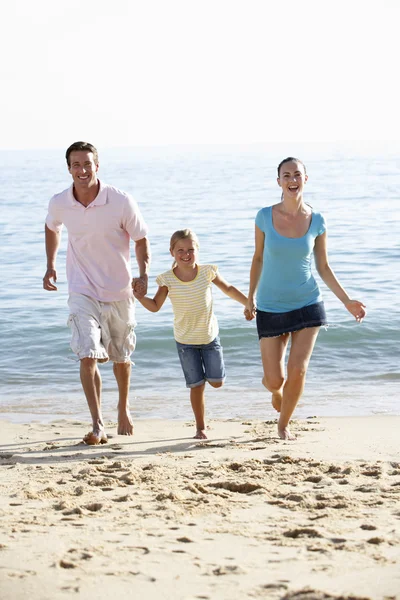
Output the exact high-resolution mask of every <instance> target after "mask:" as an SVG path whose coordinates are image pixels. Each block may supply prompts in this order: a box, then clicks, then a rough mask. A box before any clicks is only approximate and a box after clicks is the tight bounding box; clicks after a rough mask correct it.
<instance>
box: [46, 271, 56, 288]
mask: <svg viewBox="0 0 400 600" xmlns="http://www.w3.org/2000/svg"><path fill="white" fill-rule="evenodd" d="M51 280H53V281H54V283H55V282H56V281H57V272H56V270H55V269H47V271H46V273H45V275H44V277H43V288H44V289H45V290H48V291H49V292H56V291H57V286H55V285H54V283H52V282H51Z"/></svg>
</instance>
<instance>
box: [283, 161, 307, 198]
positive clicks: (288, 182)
mask: <svg viewBox="0 0 400 600" xmlns="http://www.w3.org/2000/svg"><path fill="white" fill-rule="evenodd" d="M307 179H308V177H307V175H306V172H305V169H304V165H303V164H302V163H299V162H297V161H289V162H285V163H283V165H282V166H281V169H280V171H279V177H278V179H277V181H278V185H279V186H280V187H281V188H282V191H283V194H284V196H285V197H287V198H294V199H296V198H298V197H299V196H301V195H302V193H303V188H304V185H305V184H306V181H307Z"/></svg>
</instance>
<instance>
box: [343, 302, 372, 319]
mask: <svg viewBox="0 0 400 600" xmlns="http://www.w3.org/2000/svg"><path fill="white" fill-rule="evenodd" d="M345 307H346V308H347V310H348V311H349V313H351V314H352V315H353V317H355V319H356V321H357V322H358V323H361V322H362V320H363V318H364V317H365V315H366V314H367V311H366V310H365V308H366V306H365V304H363V303H362V302H359V301H358V300H348V301H347V302H345Z"/></svg>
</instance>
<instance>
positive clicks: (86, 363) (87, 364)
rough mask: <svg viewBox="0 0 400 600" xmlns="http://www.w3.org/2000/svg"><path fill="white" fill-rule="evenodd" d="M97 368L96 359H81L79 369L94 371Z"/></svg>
mask: <svg viewBox="0 0 400 600" xmlns="http://www.w3.org/2000/svg"><path fill="white" fill-rule="evenodd" d="M96 366H97V359H96V358H81V367H82V368H83V369H87V370H88V371H90V370H91V369H95V368H96Z"/></svg>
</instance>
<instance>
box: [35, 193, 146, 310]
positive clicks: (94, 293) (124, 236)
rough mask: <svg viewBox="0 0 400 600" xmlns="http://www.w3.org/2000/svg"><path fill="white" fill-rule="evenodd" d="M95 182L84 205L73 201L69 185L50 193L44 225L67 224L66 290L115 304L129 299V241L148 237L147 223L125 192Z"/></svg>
mask: <svg viewBox="0 0 400 600" xmlns="http://www.w3.org/2000/svg"><path fill="white" fill-rule="evenodd" d="M99 183H100V187H99V193H98V194H97V196H96V198H95V199H94V200H93V202H91V203H90V204H89V206H87V207H85V206H83V205H82V204H81V203H80V202H78V201H77V200H76V199H75V197H74V194H73V185H72V186H71V187H69V188H68V189H66V190H64V191H63V192H61V193H59V194H56V195H55V196H53V197H52V198H51V200H50V202H49V209H48V214H47V218H46V225H47V227H48V228H49V229H51V230H52V231H55V232H61V230H62V227H63V225H65V227H66V228H67V231H68V249H67V279H68V289H69V292H77V293H79V294H85V295H87V296H89V297H90V298H95V299H96V300H99V301H100V302H114V301H118V300H124V299H126V298H130V297H132V289H131V277H132V276H131V260H130V239H131V238H132V240H134V241H137V240H140V239H142V238H144V237H146V235H147V233H148V227H147V225H146V223H145V222H144V220H143V217H142V215H141V213H140V210H139V208H138V205H137V204H136V202H135V200H134V199H133V198H132V197H131V196H130V195H129V194H126V193H125V192H122V191H120V190H118V189H116V188H114V187H112V186H110V185H107V184H105V183H102V182H101V181H100V182H99Z"/></svg>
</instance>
